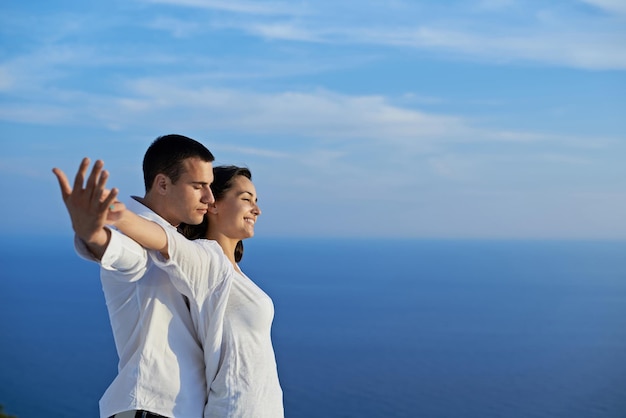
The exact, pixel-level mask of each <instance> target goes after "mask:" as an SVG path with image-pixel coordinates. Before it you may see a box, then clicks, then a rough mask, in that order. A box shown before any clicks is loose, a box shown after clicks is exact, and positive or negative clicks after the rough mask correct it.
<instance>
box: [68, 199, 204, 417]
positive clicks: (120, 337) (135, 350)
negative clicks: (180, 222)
mask: <svg viewBox="0 0 626 418" xmlns="http://www.w3.org/2000/svg"><path fill="white" fill-rule="evenodd" d="M126 206H127V207H128V208H129V209H130V210H132V211H133V212H135V213H137V214H138V215H140V216H143V217H144V218H147V219H149V220H153V221H155V222H157V223H159V224H160V225H161V226H163V228H164V229H166V230H169V231H170V232H171V233H172V234H178V232H177V231H176V229H175V228H174V227H173V226H171V225H170V224H169V223H168V222H167V221H165V220H164V219H163V218H161V217H160V216H158V215H157V214H156V213H154V212H152V211H151V210H150V209H148V208H147V207H145V206H144V205H142V204H140V203H139V202H137V201H135V200H132V199H131V200H130V202H129V203H128V204H127V205H126ZM111 233H112V234H111V241H110V243H109V245H108V247H107V249H106V251H105V253H104V256H103V257H102V260H101V261H100V266H101V269H100V279H101V281H102V289H103V291H104V297H105V300H106V304H107V309H108V311H109V318H110V321H111V328H112V330H113V338H114V340H115V347H116V349H117V354H118V357H119V364H118V374H117V376H116V377H115V379H114V380H113V382H112V383H111V385H110V386H109V387H108V388H107V390H106V392H105V393H104V395H103V396H102V398H101V399H100V417H101V418H108V417H110V416H112V415H114V414H117V413H119V412H123V411H129V410H137V409H144V410H147V411H150V412H154V413H156V414H159V415H163V416H165V417H172V418H198V417H201V416H202V411H203V409H204V405H205V403H206V396H207V395H206V394H207V390H206V380H205V370H204V359H203V353H202V348H201V344H200V342H199V339H198V337H197V333H196V331H195V328H194V325H193V322H192V320H191V314H190V312H189V308H188V306H187V304H186V301H185V298H184V297H183V296H182V295H181V294H180V292H178V291H177V290H176V288H175V287H174V286H173V285H172V282H171V281H170V279H169V278H168V275H167V273H166V272H165V271H163V270H161V269H160V268H158V267H157V266H156V265H155V263H154V262H153V258H152V257H149V256H148V253H147V252H146V251H145V250H144V249H143V248H142V247H141V246H140V245H139V244H137V243H136V242H135V241H133V240H131V239H130V238H128V237H126V236H124V235H122V234H121V233H119V232H118V231H115V230H112V231H111ZM181 238H182V239H185V238H184V237H182V236H181ZM75 246H76V251H77V252H78V254H79V255H80V256H81V257H83V258H86V259H89V260H93V261H97V260H96V259H94V257H93V255H92V254H91V252H90V251H89V250H88V249H87V248H86V246H85V244H84V243H83V242H82V241H80V240H78V239H76V240H75ZM94 361H97V359H94Z"/></svg>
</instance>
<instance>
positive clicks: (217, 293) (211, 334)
mask: <svg viewBox="0 0 626 418" xmlns="http://www.w3.org/2000/svg"><path fill="white" fill-rule="evenodd" d="M213 172H214V176H215V180H214V182H213V184H212V185H211V189H212V192H213V194H214V196H215V203H213V204H212V205H210V206H209V209H208V212H207V214H206V219H205V223H204V224H203V226H201V229H200V230H201V231H202V232H204V237H203V238H204V239H197V240H194V241H189V240H187V239H186V238H185V237H183V236H182V235H181V234H179V233H178V232H176V231H175V230H174V229H173V228H172V229H170V230H164V229H163V228H161V227H160V226H159V225H157V224H155V223H153V222H150V221H148V220H145V219H143V218H140V217H138V216H136V215H135V214H133V213H132V212H130V211H129V210H127V209H125V207H124V205H122V204H119V203H117V204H116V205H115V208H113V209H112V210H111V215H110V220H111V223H112V224H113V225H115V226H116V227H117V228H118V229H119V230H120V231H122V232H123V233H125V234H126V235H128V236H129V237H131V238H133V239H134V240H136V241H137V242H138V243H140V244H141V245H142V246H144V247H145V248H146V249H150V250H158V251H159V253H151V256H153V258H155V261H156V262H157V263H158V264H159V265H160V266H161V267H162V268H163V269H165V270H166V271H168V273H169V276H170V279H171V280H172V283H173V284H174V285H175V286H176V288H177V289H178V290H179V291H180V292H181V293H182V294H184V295H185V296H186V297H187V298H188V299H189V300H190V311H191V314H192V318H193V320H194V325H195V327H196V331H197V332H198V335H199V336H200V339H201V341H202V342H203V349H204V354H205V365H206V375H207V385H208V388H209V393H208V401H207V404H206V406H205V411H204V416H205V417H216V418H217V417H220V418H222V417H255V418H262V417H267V418H281V417H283V415H284V413H283V404H282V390H281V388H280V383H279V381H278V373H277V369H276V360H275V357H274V350H273V347H272V342H271V337H270V331H271V323H272V320H273V317H274V307H273V304H272V301H271V299H270V298H269V296H267V295H266V294H265V293H264V292H263V291H262V290H261V289H260V288H259V287H258V286H256V285H255V284H254V283H253V282H252V280H250V279H249V278H248V277H247V276H246V275H245V274H244V273H243V272H242V271H241V269H240V268H239V265H238V264H237V262H238V261H239V260H240V259H241V256H242V254H243V245H242V243H241V241H242V240H244V239H247V238H250V237H252V236H253V235H254V225H255V222H256V220H257V217H258V216H259V215H260V214H261V210H260V209H259V207H258V205H257V195H256V189H255V187H254V184H253V183H252V175H251V173H250V171H249V170H248V169H247V168H242V167H235V166H222V167H215V168H214V171H213ZM180 229H181V231H183V232H184V233H185V234H188V236H192V235H198V227H192V226H186V225H183V226H181V228H180Z"/></svg>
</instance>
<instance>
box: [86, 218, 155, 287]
mask: <svg viewBox="0 0 626 418" xmlns="http://www.w3.org/2000/svg"><path fill="white" fill-rule="evenodd" d="M110 231H111V240H110V241H109V245H108V246H107V248H106V250H105V252H104V254H103V256H102V259H101V260H98V259H97V258H96V257H94V255H93V254H92V253H91V251H89V248H87V245H86V244H85V242H84V241H83V240H81V239H80V238H78V237H77V236H74V249H75V250H76V253H77V254H78V255H79V256H80V257H81V258H83V259H85V260H88V261H94V262H96V263H99V264H100V267H101V276H102V278H103V279H105V278H111V279H114V280H118V281H127V282H133V281H136V280H139V279H140V278H141V277H142V276H143V274H144V273H145V271H146V269H147V268H148V261H149V258H148V252H147V251H146V250H145V249H144V248H143V247H142V246H141V245H139V244H138V243H136V242H135V241H133V240H132V239H130V238H129V237H127V236H126V235H124V234H122V233H120V232H119V231H117V230H115V229H113V228H110Z"/></svg>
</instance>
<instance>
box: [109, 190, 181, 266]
mask: <svg viewBox="0 0 626 418" xmlns="http://www.w3.org/2000/svg"><path fill="white" fill-rule="evenodd" d="M109 209H110V210H109V214H108V215H107V223H109V224H110V225H113V226H115V227H116V228H117V229H119V230H120V231H121V232H122V233H123V234H124V235H126V236H128V237H129V238H132V239H133V240H135V241H137V243H139V244H140V245H141V246H142V247H144V248H146V249H148V250H156V251H159V252H160V253H161V254H162V255H163V257H165V258H169V255H168V245H167V235H166V234H165V231H164V230H163V228H162V227H161V226H160V225H159V224H157V223H155V222H152V221H149V220H147V219H144V218H142V217H141V216H139V215H137V214H136V213H134V212H132V211H130V210H129V209H126V206H125V205H124V204H123V203H120V202H116V203H114V204H112V205H111V207H110V208H109Z"/></svg>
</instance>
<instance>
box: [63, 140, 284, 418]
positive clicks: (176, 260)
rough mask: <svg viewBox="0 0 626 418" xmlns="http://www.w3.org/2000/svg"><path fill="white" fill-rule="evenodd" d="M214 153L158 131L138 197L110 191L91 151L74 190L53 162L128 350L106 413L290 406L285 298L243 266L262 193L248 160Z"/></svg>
mask: <svg viewBox="0 0 626 418" xmlns="http://www.w3.org/2000/svg"><path fill="white" fill-rule="evenodd" d="M213 161H214V157H213V155H212V154H211V152H210V151H209V150H208V149H207V148H206V147H205V146H204V145H202V144H200V143H199V142H197V141H195V140H193V139H191V138H188V137H185V136H181V135H166V136H162V137H159V138H157V139H156V140H155V141H154V142H153V143H152V144H151V145H150V147H149V148H148V150H147V151H146V154H145V156H144V161H143V172H144V181H145V187H146V193H145V196H144V197H143V198H139V197H133V199H131V200H130V201H129V202H127V204H126V205H125V204H123V203H121V202H118V201H117V200H116V198H117V195H118V190H117V189H112V190H110V191H108V190H107V189H105V187H106V182H107V179H108V173H107V171H105V170H103V163H102V161H96V162H95V164H94V166H93V169H92V171H91V173H90V174H89V177H88V178H87V179H86V176H87V171H88V167H89V164H90V161H89V160H88V159H86V158H85V159H83V161H82V162H81V164H80V167H79V169H78V172H77V174H76V177H75V181H74V184H73V187H72V186H70V183H69V181H68V179H67V177H66V175H65V174H64V173H63V172H62V171H61V170H59V169H58V168H55V169H54V170H53V172H54V174H55V175H56V177H57V179H58V181H59V185H60V187H61V193H62V196H63V200H64V202H65V205H66V207H67V210H68V212H69V214H70V218H71V220H72V227H73V229H74V231H75V247H76V250H77V252H78V254H79V255H80V256H81V257H83V258H86V259H89V260H93V261H96V262H98V263H100V266H101V268H100V276H101V282H102V288H103V291H104V295H105V299H106V304H107V309H108V312H109V318H110V321H111V326H112V329H113V336H114V340H115V346H116V349H117V353H118V356H119V364H118V374H117V376H116V377H115V379H114V380H113V382H112V383H111V385H110V386H109V387H108V389H107V390H106V392H105V393H104V395H103V396H102V398H101V399H100V417H101V418H109V417H117V418H120V417H169V418H198V417H202V416H204V417H215V418H217V417H220V418H221V417H241V418H244V417H254V418H263V417H267V418H282V417H283V415H284V413H283V403H282V390H281V387H280V383H279V381H278V373H277V369H276V361H275V357H274V350H273V348H272V342H271V338H270V331H271V323H272V320H273V316H274V307H273V304H272V301H271V299H270V298H269V296H267V295H266V294H265V293H264V292H263V291H262V290H261V289H260V288H258V287H257V286H256V285H255V284H254V283H253V282H252V281H251V280H250V279H249V278H248V277H247V276H246V275H245V274H244V273H243V272H242V271H241V270H240V269H239V266H238V264H237V263H238V262H239V260H240V259H241V257H242V255H243V245H242V242H241V241H242V240H243V239H246V238H249V237H252V236H253V235H254V223H255V221H256V218H257V216H258V215H259V214H260V213H261V211H260V209H259V207H258V205H257V196H256V190H255V187H254V184H253V183H252V181H251V174H250V171H249V170H248V169H246V168H241V167H234V166H225V167H215V168H214V167H213V164H212V163H213ZM85 180H86V182H85ZM110 226H112V227H110ZM179 231H180V232H179ZM183 234H184V236H183ZM188 238H202V239H197V240H190V239H188Z"/></svg>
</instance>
